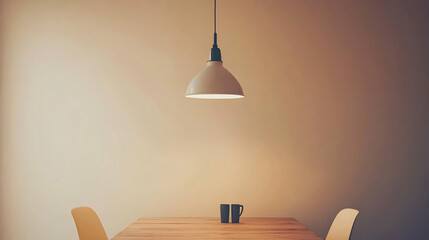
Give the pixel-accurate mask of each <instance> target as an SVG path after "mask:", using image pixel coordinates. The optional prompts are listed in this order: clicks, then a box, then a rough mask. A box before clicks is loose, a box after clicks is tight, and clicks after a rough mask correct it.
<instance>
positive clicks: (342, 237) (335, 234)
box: [326, 208, 359, 240]
mask: <svg viewBox="0 0 429 240" xmlns="http://www.w3.org/2000/svg"><path fill="white" fill-rule="evenodd" d="M358 214H359V211H358V210H356V209H351V208H345V209H343V210H341V211H340V212H339V213H338V214H337V216H336V217H335V219H334V221H333V222H332V225H331V228H330V229H329V232H328V235H326V240H349V239H350V236H351V235H352V230H353V225H354V223H355V219H356V216H357V215H358Z"/></svg>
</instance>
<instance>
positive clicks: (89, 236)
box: [70, 207, 108, 240]
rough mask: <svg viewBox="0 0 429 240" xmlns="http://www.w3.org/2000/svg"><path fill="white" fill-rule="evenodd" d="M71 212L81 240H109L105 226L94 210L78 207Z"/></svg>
mask: <svg viewBox="0 0 429 240" xmlns="http://www.w3.org/2000/svg"><path fill="white" fill-rule="evenodd" d="M70 212H71V214H72V216H73V219H74V222H75V224H76V229H77V233H78V235H79V239H80V240H108V238H107V235H106V231H104V227H103V224H101V221H100V219H99V218H98V216H97V214H96V213H95V212H94V210H92V208H89V207H77V208H73V209H72V210H70Z"/></svg>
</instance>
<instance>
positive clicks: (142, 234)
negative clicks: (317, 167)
mask: <svg viewBox="0 0 429 240" xmlns="http://www.w3.org/2000/svg"><path fill="white" fill-rule="evenodd" d="M143 239H144V240H205V239H207V240H229V239H233V240H237V239H240V240H241V239H249V240H289V239H290V240H321V238H320V237H319V236H317V235H316V234H315V233H313V232H312V231H310V230H309V229H308V228H307V227H306V226H304V225H303V224H302V223H300V222H298V220H296V219H295V218H250V217H249V218H248V217H243V218H241V219H240V223H220V219H219V218H140V219H138V220H137V221H135V222H134V223H133V224H131V225H130V226H129V227H127V228H125V229H124V230H123V231H122V232H120V233H119V234H118V235H116V236H115V237H114V238H112V240H143Z"/></svg>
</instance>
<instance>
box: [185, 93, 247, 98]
mask: <svg viewBox="0 0 429 240" xmlns="http://www.w3.org/2000/svg"><path fill="white" fill-rule="evenodd" d="M186 97H187V98H200V99H237V98H244V96H243V95H236V94H194V95H186Z"/></svg>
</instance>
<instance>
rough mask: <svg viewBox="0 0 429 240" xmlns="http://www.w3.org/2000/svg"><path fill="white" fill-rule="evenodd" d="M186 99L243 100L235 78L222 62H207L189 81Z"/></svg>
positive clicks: (241, 91)
mask: <svg viewBox="0 0 429 240" xmlns="http://www.w3.org/2000/svg"><path fill="white" fill-rule="evenodd" d="M186 97H188V98H202V99H235V98H243V97H244V94H243V89H241V86H240V83H239V82H238V81H237V79H235V77H234V76H233V75H232V74H231V73H230V72H229V71H228V70H226V69H225V68H224V67H223V62H220V61H209V62H207V66H206V67H205V68H204V69H203V70H201V71H200V72H199V73H198V74H197V75H196V76H195V77H194V78H193V79H192V81H191V83H190V84H189V86H188V89H187V90H186Z"/></svg>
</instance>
